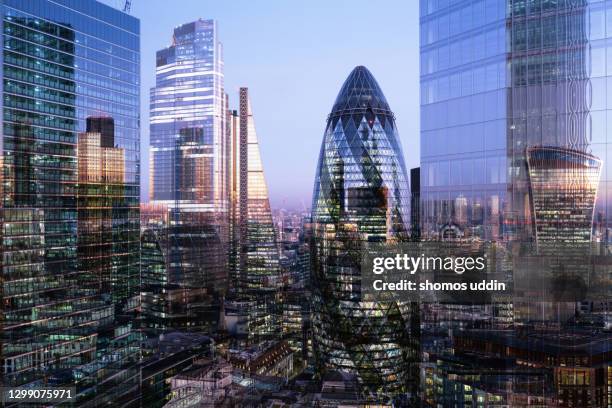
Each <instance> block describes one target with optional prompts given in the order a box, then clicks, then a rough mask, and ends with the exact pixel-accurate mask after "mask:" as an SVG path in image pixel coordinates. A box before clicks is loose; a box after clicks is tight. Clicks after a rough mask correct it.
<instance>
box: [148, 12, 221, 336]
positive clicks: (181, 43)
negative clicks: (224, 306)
mask: <svg viewBox="0 0 612 408" xmlns="http://www.w3.org/2000/svg"><path fill="white" fill-rule="evenodd" d="M225 98H226V95H225V93H224V89H223V55H222V47H221V43H220V42H219V39H218V31H217V24H216V22H215V21H212V20H197V21H194V22H191V23H187V24H183V25H181V26H179V27H177V28H175V29H174V33H173V35H172V45H170V46H169V47H167V48H164V49H162V50H160V51H158V52H157V68H156V85H155V87H154V88H152V89H151V105H150V112H151V114H150V144H151V163H150V165H151V199H152V202H153V203H154V204H157V205H165V206H166V207H167V209H168V212H169V214H168V229H169V230H168V234H167V237H168V239H167V241H165V242H164V243H162V246H163V247H164V254H165V259H166V262H167V267H166V271H167V274H168V278H167V279H166V280H165V281H166V282H167V284H166V286H165V290H164V293H165V294H166V300H165V303H166V304H167V312H166V314H165V315H166V318H167V319H166V324H167V325H170V326H173V327H184V328H193V329H195V328H200V329H204V330H208V329H211V328H216V325H217V323H218V313H219V312H218V305H219V303H218V301H219V295H220V294H223V293H224V292H225V290H226V286H227V268H228V237H229V231H228V222H229V191H228V189H229V179H228V172H229V163H228V157H229V132H228V131H227V126H226V120H227V110H226V109H227V108H226V99H225Z"/></svg>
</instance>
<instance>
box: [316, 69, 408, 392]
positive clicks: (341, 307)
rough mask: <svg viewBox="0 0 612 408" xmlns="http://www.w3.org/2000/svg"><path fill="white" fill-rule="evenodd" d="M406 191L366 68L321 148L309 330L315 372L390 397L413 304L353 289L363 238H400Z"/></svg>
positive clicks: (339, 105) (385, 112) (395, 143)
mask: <svg viewBox="0 0 612 408" xmlns="http://www.w3.org/2000/svg"><path fill="white" fill-rule="evenodd" d="M409 200H410V190H409V185H408V178H407V173H406V167H405V165H404V159H403V154H402V150H401V147H400V144H399V137H398V134H397V129H396V125H395V120H394V116H393V113H392V112H391V110H390V108H389V104H388V103H387V101H386V99H385V97H384V95H383V93H382V91H381V89H380V87H379V86H378V84H377V82H376V80H375V79H374V77H373V76H372V74H371V73H370V72H369V71H368V70H367V69H366V68H365V67H362V66H359V67H356V68H355V69H354V70H353V71H352V72H351V74H350V75H349V77H348V78H347V80H346V81H345V83H344V85H343V86H342V89H341V90H340V93H339V94H338V97H337V99H336V102H335V103H334V106H333V108H332V111H331V113H330V115H329V117H328V119H327V126H326V129H325V134H324V137H323V143H322V146H321V153H320V156H319V164H318V166H317V174H316V179H315V185H314V194H313V206H312V222H313V242H312V247H311V248H312V266H313V270H312V294H313V298H312V302H313V304H312V308H313V310H312V312H313V316H312V329H313V350H314V355H315V362H316V365H317V369H318V373H319V374H324V373H325V372H326V371H329V370H339V371H347V372H350V373H352V374H355V375H357V377H358V378H359V380H360V382H361V383H362V385H363V391H364V392H368V393H374V394H379V395H384V394H386V395H391V394H396V393H398V392H402V391H406V390H409V389H410V387H411V386H412V385H414V381H415V376H413V375H412V369H413V366H412V365H411V361H413V359H415V358H416V355H417V354H416V353H417V348H418V335H417V330H418V323H417V322H418V318H417V317H416V311H417V308H416V306H414V305H411V304H404V303H398V302H387V303H383V302H370V301H368V299H363V298H362V296H361V290H360V289H361V288H360V284H361V282H360V267H361V265H360V262H361V253H362V251H363V250H365V249H366V248H367V245H368V244H369V243H381V242H391V241H393V242H397V241H403V240H407V239H408V238H409Z"/></svg>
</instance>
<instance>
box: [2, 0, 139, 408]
mask: <svg viewBox="0 0 612 408" xmlns="http://www.w3.org/2000/svg"><path fill="white" fill-rule="evenodd" d="M0 10H1V13H2V33H3V57H2V63H1V69H2V78H3V88H2V92H3V98H2V99H3V105H2V110H3V119H2V123H3V125H2V127H3V137H2V149H3V155H2V157H3V164H2V165H3V169H4V170H3V174H4V195H3V217H4V219H3V231H4V236H3V239H2V244H3V252H4V254H3V259H4V263H3V265H2V320H3V330H2V334H1V336H2V338H1V340H0V342H1V343H2V350H1V361H2V375H3V379H4V384H6V385H10V386H18V385H29V386H32V387H40V386H43V385H46V384H53V385H67V384H70V385H73V384H74V385H75V386H76V388H77V393H78V398H79V400H80V404H82V406H87V405H88V404H91V405H96V404H104V403H106V402H108V401H110V400H116V399H118V398H121V397H122V396H124V395H127V394H128V393H129V392H131V391H133V390H134V389H136V388H135V387H137V384H138V381H137V375H138V373H137V371H136V370H135V369H134V368H133V366H134V363H135V362H136V361H137V359H138V358H139V339H138V336H137V335H136V332H135V330H134V327H133V326H132V323H131V320H130V316H131V315H132V313H133V311H134V310H135V308H137V306H138V297H137V283H138V277H139V262H140V251H139V248H140V245H139V222H140V221H139V176H140V174H139V173H140V169H139V161H140V158H139V155H140V152H139V143H140V142H139V139H140V130H139V115H140V114H139V107H140V102H139V98H140V89H139V82H140V45H139V44H140V39H139V35H140V27H139V21H138V20H137V19H136V18H134V17H131V16H128V15H126V14H124V13H121V12H120V11H117V10H115V9H113V8H111V7H108V6H106V5H103V4H101V3H98V2H96V1H83V2H76V1H70V0H58V1H46V0H41V1H36V2H33V1H31V2H24V1H16V0H6V1H2V2H0ZM98 116H104V117H106V118H109V123H110V121H113V126H112V135H109V134H107V132H105V131H102V130H101V129H91V128H90V125H89V122H90V121H91V119H89V118H92V117H98ZM109 137H110V138H112V139H113V140H112V145H111V144H110V143H109V145H108V146H107V145H103V143H102V142H101V141H102V139H105V138H109ZM111 242H112V243H111Z"/></svg>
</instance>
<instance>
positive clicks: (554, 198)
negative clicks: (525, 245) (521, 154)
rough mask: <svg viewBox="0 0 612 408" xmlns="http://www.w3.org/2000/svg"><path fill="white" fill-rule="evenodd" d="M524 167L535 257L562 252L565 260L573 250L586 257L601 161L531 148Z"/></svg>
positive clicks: (569, 152)
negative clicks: (528, 188) (533, 228)
mask: <svg viewBox="0 0 612 408" xmlns="http://www.w3.org/2000/svg"><path fill="white" fill-rule="evenodd" d="M527 167H528V173H529V183H530V186H531V200H532V202H531V207H532V209H533V219H534V223H535V231H534V232H535V243H536V247H537V250H538V253H540V254H548V255H551V254H555V253H558V252H557V249H558V248H563V250H564V251H565V252H566V254H565V255H566V256H568V255H571V254H568V253H567V251H568V250H569V249H570V248H573V249H574V250H575V251H576V252H578V253H579V254H581V255H586V254H587V253H588V249H589V247H590V243H591V235H592V230H593V228H592V226H593V211H594V210H595V198H596V197H597V187H598V185H599V173H600V171H601V160H600V159H598V158H596V157H594V156H593V155H590V154H587V153H584V152H581V151H577V150H571V149H567V148H558V147H531V148H529V149H527ZM572 252H573V251H572Z"/></svg>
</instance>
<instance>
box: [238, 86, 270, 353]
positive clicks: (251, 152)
mask: <svg viewBox="0 0 612 408" xmlns="http://www.w3.org/2000/svg"><path fill="white" fill-rule="evenodd" d="M248 92H249V90H248V88H244V87H243V88H240V94H239V106H240V109H239V111H238V112H235V113H232V117H231V119H230V121H231V124H232V128H231V188H230V190H231V197H232V208H231V219H232V226H231V231H232V238H231V247H232V248H231V253H232V257H233V259H232V260H231V265H232V269H231V270H230V275H231V276H230V282H231V289H230V296H229V299H230V301H231V302H233V305H231V306H232V308H233V309H234V310H235V311H236V313H238V315H242V321H243V323H244V324H245V325H246V326H247V327H246V332H245V334H247V339H245V340H246V342H247V343H249V344H252V343H258V342H261V341H264V340H271V339H278V338H279V336H280V331H281V329H280V314H281V313H282V311H281V310H280V305H279V304H278V303H279V300H280V298H279V289H280V265H279V252H278V245H277V239H276V231H275V229H274V223H273V221H272V212H271V210H270V200H269V197H268V187H267V184H266V180H265V175H264V169H263V164H262V161H261V154H260V151H259V141H258V138H257V133H256V131H255V121H254V119H253V112H252V110H251V102H250V99H249V93H248Z"/></svg>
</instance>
